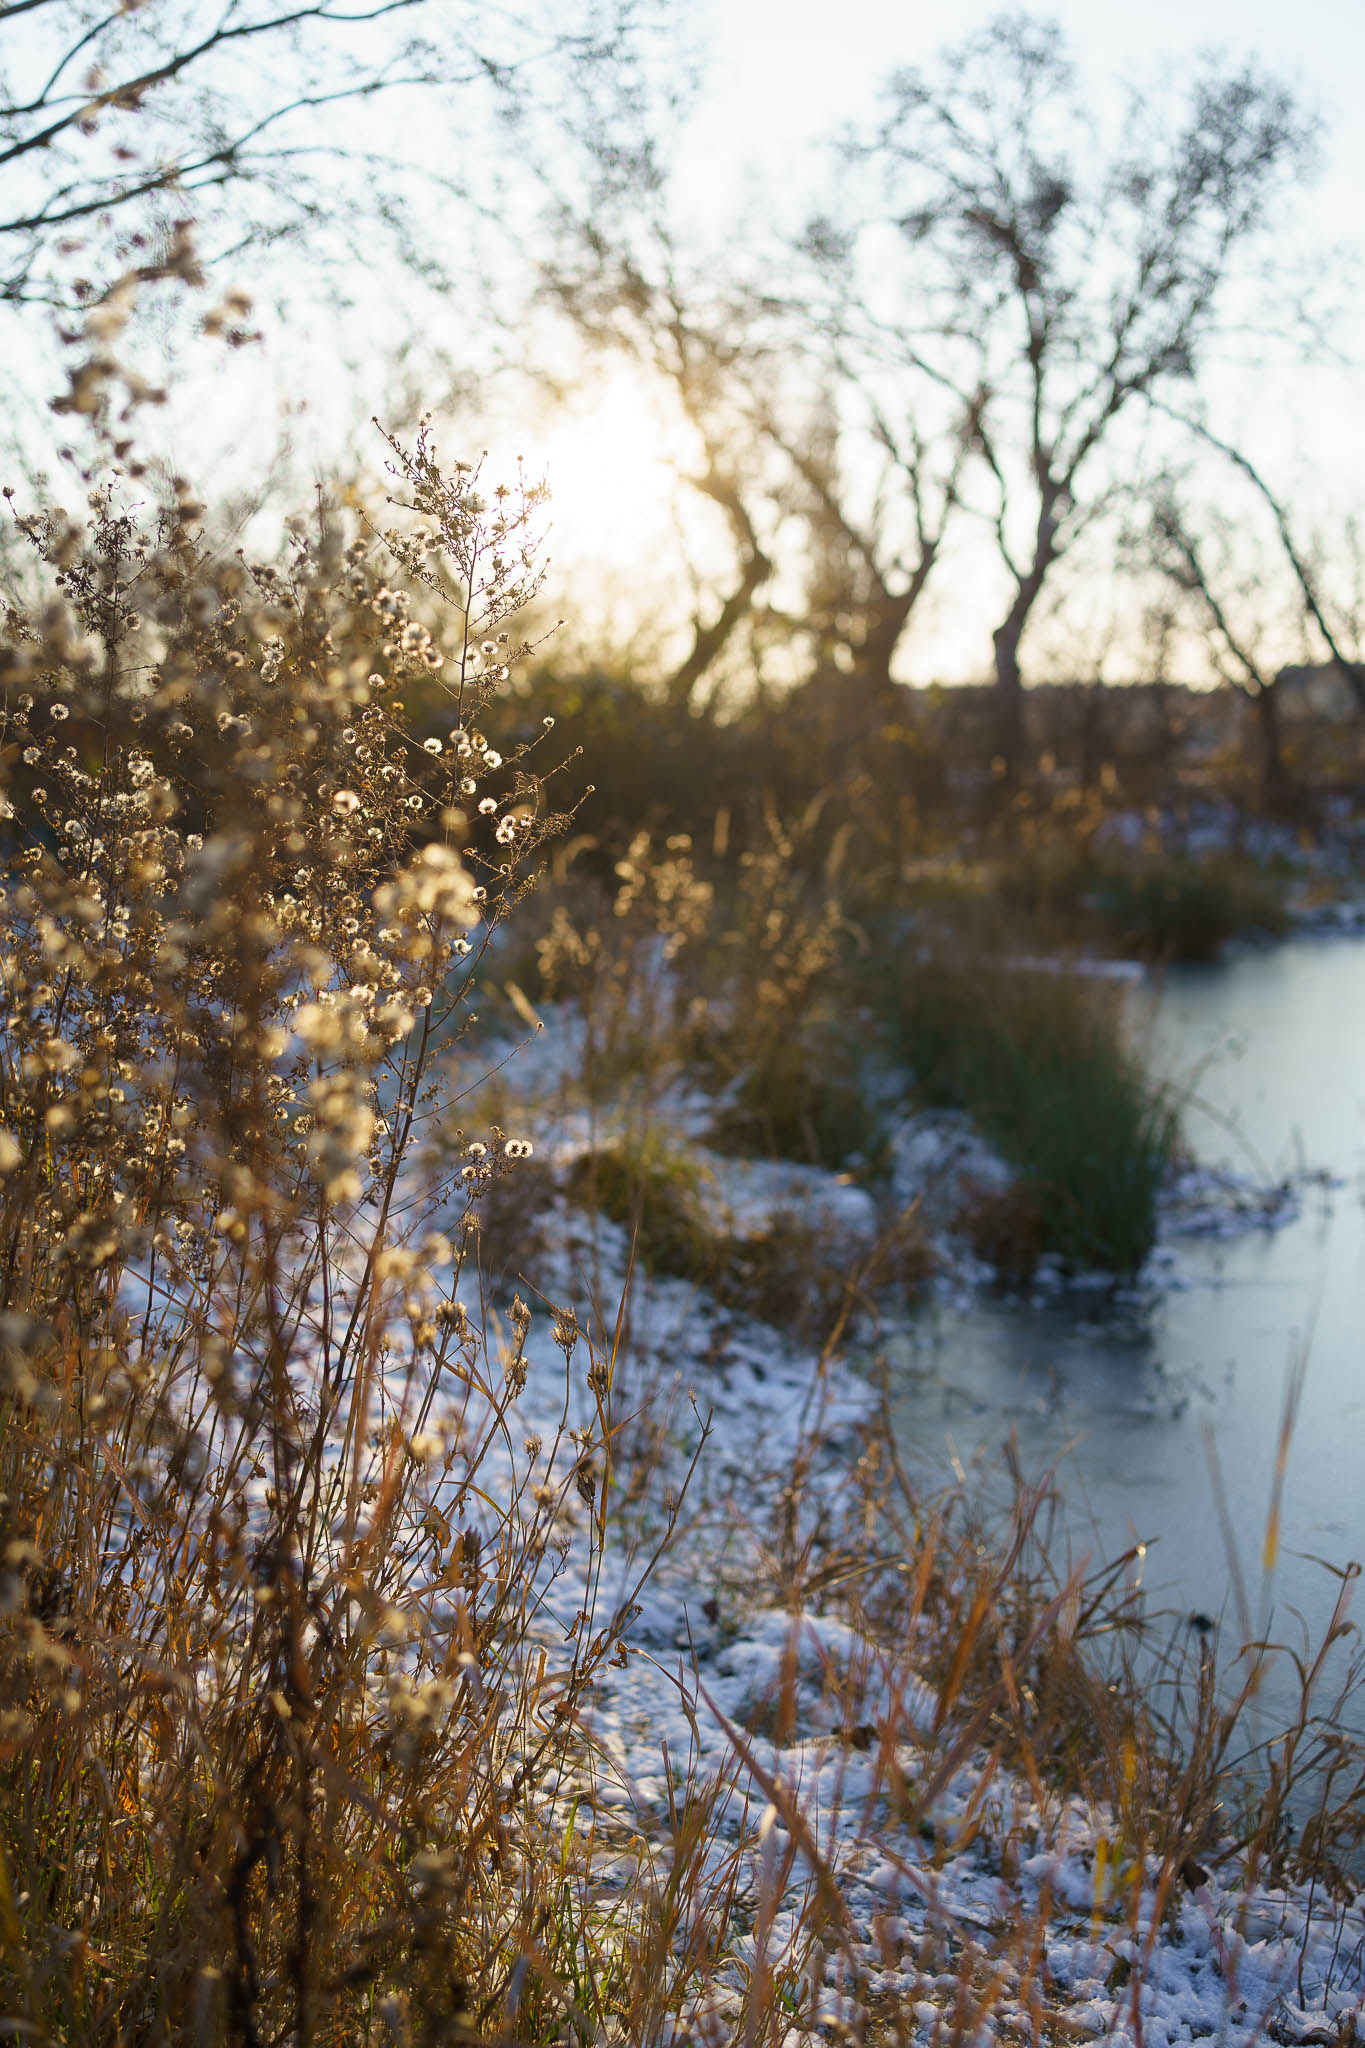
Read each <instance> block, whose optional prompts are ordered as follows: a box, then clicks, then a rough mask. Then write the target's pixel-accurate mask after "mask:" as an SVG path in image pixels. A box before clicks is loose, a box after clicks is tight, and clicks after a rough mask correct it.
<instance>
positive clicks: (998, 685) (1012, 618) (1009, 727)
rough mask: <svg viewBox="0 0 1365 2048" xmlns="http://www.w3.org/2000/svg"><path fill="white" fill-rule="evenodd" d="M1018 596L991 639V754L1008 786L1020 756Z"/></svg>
mask: <svg viewBox="0 0 1365 2048" xmlns="http://www.w3.org/2000/svg"><path fill="white" fill-rule="evenodd" d="M1032 602H1033V600H1032V598H1030V599H1029V601H1028V604H1025V603H1024V602H1023V599H1022V593H1021V596H1020V598H1019V599H1018V600H1016V602H1015V604H1014V606H1013V607H1012V609H1011V611H1010V615H1009V617H1008V618H1007V619H1006V620H1005V622H1004V624H1003V625H1002V626H997V627H996V630H995V632H994V633H993V634H992V636H991V638H992V640H993V641H994V644H995V718H994V726H995V735H994V741H995V755H996V759H997V760H999V761H1002V762H1003V763H1004V775H1003V780H1004V782H1005V783H1006V784H1007V785H1010V786H1012V785H1013V784H1014V783H1016V782H1017V781H1018V780H1019V770H1020V768H1021V766H1022V765H1023V756H1024V678H1023V674H1022V672H1021V670H1020V667H1019V642H1020V640H1021V639H1022V637H1023V632H1024V621H1025V619H1026V618H1027V617H1028V610H1029V605H1030V604H1032Z"/></svg>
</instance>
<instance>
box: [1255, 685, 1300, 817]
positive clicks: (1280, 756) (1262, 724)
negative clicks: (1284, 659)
mask: <svg viewBox="0 0 1365 2048" xmlns="http://www.w3.org/2000/svg"><path fill="white" fill-rule="evenodd" d="M1253 702H1254V703H1255V706H1256V723H1257V726H1258V727H1259V730H1260V738H1261V796H1262V799H1263V801H1264V803H1265V806H1266V809H1267V810H1268V811H1271V812H1281V813H1282V812H1285V811H1288V810H1289V809H1290V808H1291V807H1292V804H1293V801H1294V785H1293V782H1292V780H1291V778H1290V774H1289V769H1288V766H1287V765H1286V762H1285V758H1284V746H1283V741H1282V738H1281V734H1280V707H1279V704H1278V703H1277V702H1276V698H1275V684H1274V683H1273V682H1269V683H1263V684H1262V685H1261V687H1260V689H1259V690H1257V692H1256V695H1255V698H1254V699H1253Z"/></svg>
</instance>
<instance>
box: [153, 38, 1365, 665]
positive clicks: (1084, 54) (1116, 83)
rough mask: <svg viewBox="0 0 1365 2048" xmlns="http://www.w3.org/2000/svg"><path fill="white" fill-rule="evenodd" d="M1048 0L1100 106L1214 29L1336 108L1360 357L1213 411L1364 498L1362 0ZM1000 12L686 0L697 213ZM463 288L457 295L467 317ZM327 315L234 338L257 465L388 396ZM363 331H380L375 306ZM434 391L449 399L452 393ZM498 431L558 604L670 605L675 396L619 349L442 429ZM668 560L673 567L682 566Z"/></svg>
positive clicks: (727, 216)
mask: <svg viewBox="0 0 1365 2048" xmlns="http://www.w3.org/2000/svg"><path fill="white" fill-rule="evenodd" d="M1036 11H1037V12H1040V13H1051V14H1052V15H1054V16H1055V17H1056V18H1057V19H1058V20H1059V21H1060V23H1061V25H1062V28H1063V30H1064V32H1065V34H1066V37H1067V40H1068V43H1069V45H1070V48H1071V51H1072V54H1073V56H1074V57H1075V58H1076V59H1077V61H1078V64H1079V68H1080V70H1081V74H1082V76H1083V77H1084V79H1085V80H1086V82H1087V86H1088V88H1089V89H1090V90H1091V91H1092V92H1093V94H1094V96H1095V104H1096V107H1097V110H1098V111H1099V112H1100V113H1101V115H1103V110H1104V108H1105V106H1106V104H1109V103H1112V104H1114V105H1116V106H1117V104H1118V100H1119V97H1120V93H1121V87H1122V84H1123V83H1125V82H1128V81H1135V80H1152V81H1155V80H1156V79H1157V78H1158V77H1159V76H1160V73H1161V71H1162V69H1163V68H1164V69H1166V70H1167V71H1168V72H1169V74H1170V75H1171V77H1172V79H1173V80H1174V81H1175V82H1178V81H1179V79H1180V77H1181V74H1182V70H1183V69H1184V68H1185V67H1186V66H1188V64H1189V63H1190V62H1191V61H1192V60H1193V59H1194V58H1195V57H1196V56H1198V55H1199V54H1201V53H1204V52H1208V51H1217V52H1220V53H1221V54H1223V55H1224V56H1226V57H1229V58H1232V59H1237V58H1244V57H1249V56H1253V55H1254V56H1256V57H1258V58H1260V59H1261V60H1263V61H1264V63H1265V64H1266V65H1268V66H1269V67H1270V68H1271V69H1272V70H1273V71H1274V72H1275V73H1276V74H1278V75H1280V76H1282V77H1283V78H1285V79H1286V81H1288V82H1290V83H1294V84H1297V85H1298V86H1299V88H1300V89H1301V91H1302V93H1303V95H1304V96H1305V97H1306V98H1307V99H1308V100H1309V101H1310V102H1311V103H1314V104H1316V105H1318V106H1319V107H1320V108H1321V110H1322V113H1323V115H1324V119H1325V133H1324V158H1325V162H1324V169H1323V173H1322V175H1321V177H1320V179H1319V180H1318V181H1317V182H1316V183H1315V184H1314V185H1313V186H1312V187H1311V188H1309V189H1308V190H1306V191H1305V192H1304V194H1303V196H1302V204H1301V208H1300V222H1301V237H1302V242H1301V249H1300V250H1299V252H1298V253H1300V254H1302V253H1303V252H1306V251H1309V250H1312V249H1320V250H1321V251H1322V258H1321V269H1322V273H1323V274H1322V277H1321V284H1322V287H1323V288H1324V290H1325V291H1327V292H1328V293H1329V294H1331V295H1333V296H1334V297H1335V299H1336V301H1337V303H1338V308H1339V311H1338V317H1337V320H1336V322H1335V325H1334V330H1333V334H1334V339H1335V341H1336V343H1337V344H1338V346H1339V349H1340V352H1341V355H1342V357H1343V358H1344V359H1345V360H1344V362H1342V363H1337V364H1331V363H1328V362H1326V361H1320V362H1318V363H1316V364H1315V365H1314V367H1313V368H1312V369H1311V370H1309V371H1305V370H1303V369H1299V370H1298V371H1296V372H1295V373H1294V374H1292V375H1288V374H1285V373H1283V372H1281V373H1275V374H1267V373H1266V372H1264V371H1263V370H1262V369H1260V368H1258V369H1257V370H1255V371H1253V372H1249V373H1246V374H1243V375H1242V376H1241V377H1240V378H1239V377H1237V376H1234V375H1229V376H1228V377H1227V379H1226V380H1225V382H1224V385H1223V387H1222V389H1221V390H1217V391H1214V392H1213V393H1212V395H1211V413H1212V417H1213V419H1214V421H1215V424H1218V425H1221V426H1222V427H1223V428H1224V429H1225V430H1226V431H1228V432H1230V433H1235V435H1236V437H1237V438H1238V439H1239V441H1240V442H1241V443H1242V444H1243V445H1246V446H1248V448H1249V451H1250V452H1251V453H1252V454H1253V456H1254V457H1255V459H1257V460H1258V461H1260V462H1261V463H1262V464H1263V465H1264V466H1265V467H1266V468H1267V470H1268V471H1269V472H1272V473H1273V474H1274V475H1275V476H1276V479H1277V481H1281V482H1287V483H1288V484H1290V485H1292V488H1293V490H1294V491H1295V492H1296V493H1297V494H1299V495H1302V494H1303V493H1304V492H1305V491H1310V492H1311V493H1312V495H1313V498H1314V500H1315V502H1317V503H1320V504H1321V505H1322V506H1324V507H1335V506H1338V505H1343V504H1349V503H1350V502H1351V501H1352V499H1353V496H1354V493H1355V488H1356V477H1357V472H1358V454H1357V452H1356V451H1357V449H1358V448H1359V447H1360V446H1361V445H1365V435H1362V431H1361V430H1362V428H1365V417H1362V415H1363V414H1365V407H1363V406H1362V404H1361V401H1360V396H1359V393H1360V390H1361V389H1362V373H1361V371H1360V370H1359V369H1358V368H1357V367H1356V366H1357V365H1359V364H1361V363H1365V313H1362V311H1361V310H1359V309H1360V308H1362V307H1365V297H1362V293H1363V292H1365V279H1362V278H1361V277H1360V276H1359V275H1357V276H1356V278H1355V279H1354V281H1353V280H1352V278H1351V276H1350V274H1349V270H1348V268H1347V267H1346V266H1344V265H1343V264H1342V263H1341V262H1339V261H1338V260H1337V258H1336V256H1335V255H1334V253H1333V252H1334V250H1335V249H1336V248H1337V247H1338V246H1340V247H1341V248H1343V249H1346V250H1353V251H1354V252H1355V253H1356V255H1357V257H1358V254H1359V251H1360V249H1361V246H1362V243H1363V242H1365V124H1363V123H1362V122H1361V121H1360V119H1359V114H1358V98H1359V93H1360V90H1361V88H1362V87H1363V86H1365V5H1361V4H1359V0H1356V4H1354V5H1348V4H1344V0H1296V4H1295V5H1294V6H1293V7H1292V8H1291V7H1287V6H1284V5H1283V4H1280V5H1272V4H1270V0H1242V4H1240V5H1233V4H1231V0H1144V4H1143V5H1142V6H1140V7H1138V6H1132V5H1124V6H1118V5H1115V4H1113V0H1090V4H1084V0H1057V4H1055V5H1053V6H1051V7H1047V6H1040V7H1039V8H1038V9H1037V10H1036ZM996 12H998V6H997V5H996V4H994V0H958V4H956V5H954V6H953V7H952V8H951V9H947V8H943V7H929V6H925V5H923V4H919V0H911V4H908V5H900V6H890V5H886V4H879V0H838V5H837V6H832V5H831V4H830V0H692V4H691V5H690V6H689V7H687V8H684V7H683V6H681V5H680V6H679V8H678V19H679V21H680V22H683V21H684V20H690V21H691V23H692V29H691V35H692V41H693V43H694V45H695V46H696V47H697V48H698V49H699V50H700V51H701V53H702V55H703V57H704V83H703V86H702V89H701V92H700V96H699V98H698V101H697V104H696V107H695V109H694V112H693V114H692V116H691V118H690V120H689V122H688V124H687V127H686V129H685V131H684V134H683V137H682V142H681V150H680V155H679V159H678V175H677V186H678V188H679V190H680V191H681V192H682V194H683V195H684V200H685V206H686V209H687V212H688V215H689V217H690V218H691V219H692V220H693V221H694V222H695V224H696V226H697V228H698V232H699V233H700V234H701V235H702V236H704V237H706V238H709V239H711V240H712V241H713V242H714V243H715V244H716V245H717V246H720V247H723V246H724V241H725V236H726V233H727V230H728V229H729V226H730V223H731V222H732V221H733V220H734V218H735V217H736V216H737V215H739V216H745V217H749V218H752V217H754V216H755V212H756V211H757V215H758V217H759V218H762V217H763V213H764V210H765V209H766V210H767V211H768V212H769V213H771V212H772V211H773V210H774V209H775V208H777V207H780V206H782V205H784V204H785V205H787V206H788V207H789V208H790V209H792V217H793V220H794V219H795V217H796V209H797V208H798V206H799V207H804V205H805V204H806V199H805V195H806V194H810V195H812V196H813V197H814V198H816V199H818V194H819V189H820V178H821V175H822V172H821V165H822V162H823V159H822V157H821V155H820V150H819V142H820V138H821V137H823V136H828V135H832V134H833V133H835V132H836V131H837V130H838V128H839V126H840V124H841V123H842V122H844V121H848V120H854V119H857V118H858V117H860V116H865V115H866V114H868V113H869V112H870V111H871V110H872V108H873V107H874V106H875V103H876V90H877V86H878V84H879V83H880V81H881V80H882V79H884V78H885V76H886V75H887V74H888V73H889V72H890V71H891V70H892V69H893V68H894V67H896V66H897V65H906V64H915V63H929V62H931V61H932V59H933V57H934V55H935V53H936V52H937V51H938V50H939V49H940V48H942V47H943V46H944V44H945V43H947V42H952V41H956V40H958V39H959V38H960V37H961V36H963V35H965V34H967V33H969V32H970V31H971V30H973V29H975V28H977V27H980V26H982V25H983V24H984V23H985V22H986V21H988V20H989V19H990V18H991V16H992V15H993V14H995V13H996ZM798 195H799V196H798ZM461 310H462V309H458V308H457V309H456V318H455V323H454V324H455V325H456V326H458V320H459V315H460V312H461ZM326 318H327V315H326V313H325V310H324V309H323V307H322V304H321V302H319V304H318V306H316V307H315V308H314V311H313V313H312V315H310V314H309V313H308V311H307V309H306V308H305V309H304V310H303V311H302V313H300V311H299V309H298V307H297V306H296V307H295V310H294V311H293V313H292V314H291V315H290V316H289V317H288V318H287V319H286V320H277V321H272V320H271V319H270V317H269V316H268V315H263V317H262V323H261V324H262V326H263V328H264V329H265V331H266V335H267V340H266V344H265V346H264V348H263V349H262V350H261V351H259V352H258V353H257V355H256V359H255V360H254V361H253V362H251V363H247V362H246V361H244V360H243V359H242V358H238V359H237V360H236V361H235V362H234V364H233V366H232V375H233V379H234V384H235V387H236V388H237V389H239V390H240V392H241V393H242V394H243V395H244V397H245V403H244V405H243V406H242V408H241V413H242V417H241V419H240V421H229V420H228V418H227V415H226V413H222V414H221V415H220V425H221V427H222V430H223V433H224V435H225V436H226V437H227V441H228V442H230V444H231V445H232V447H233V448H234V450H236V451H238V452H240V453H242V454H243V456H244V458H246V457H249V459H250V461H251V462H252V463H254V464H256V465H257V467H258V469H259V470H260V471H261V472H264V471H265V470H266V469H267V468H268V467H269V461H270V456H271V453H272V450H273V449H274V448H276V447H278V445H279V444H280V443H281V441H282V440H283V438H284V437H285V436H286V435H287V436H288V437H290V438H291V439H292V441H293V443H294V446H295V449H296V451H297V455H298V459H299V460H301V461H302V463H303V466H304V467H307V466H308V465H309V464H313V465H314V466H315V467H316V468H318V469H325V468H326V467H327V466H328V465H329V462H330V461H331V460H333V459H334V458H335V453H336V448H337V446H338V438H339V432H340V427H341V423H342V421H343V416H347V415H349V414H353V415H354V417H353V418H349V417H347V418H346V424H347V425H348V427H349V429H350V431H349V435H348V439H349V441H350V445H351V446H352V447H357V448H363V447H364V446H365V445H366V435H365V433H364V431H363V429H362V430H360V431H357V430H356V424H355V423H356V422H357V421H361V422H363V420H364V419H365V418H367V417H368V415H369V414H370V413H371V412H373V411H380V412H386V409H387V407H388V404H389V397H390V393H389V389H388V388H387V387H386V386H385V385H384V384H383V383H382V382H380V381H378V380H376V382H375V385H374V388H372V389H367V390H366V391H365V392H364V393H363V394H361V393H360V392H359V391H358V389H352V388H350V387H347V388H343V381H344V380H342V379H341V378H340V377H336V378H335V379H329V376H328V375H327V374H323V373H321V372H320V373H318V374H314V375H311V376H309V377H307V378H303V379H301V378H300V377H299V375H298V373H297V366H298V361H299V354H300V349H301V348H303V349H307V348H308V347H309V346H310V345H311V341H312V338H313V333H314V332H317V333H318V339H319V342H320V343H321V347H320V350H319V355H318V361H319V362H323V361H325V360H326V357H325V346H326V337H325V335H323V334H322V333H321V332H320V328H321V323H322V322H323V321H324V320H325V319H326ZM357 331H358V332H361V333H363V332H364V331H365V330H364V328H363V325H362V326H361V327H360V328H359V329H358V330H357ZM362 353H363V351H362ZM353 354H354V351H353ZM193 388H194V390H195V397H194V402H193V410H194V412H195V418H196V430H197V429H198V426H199V423H200V422H201V421H202V418H203V411H202V410H201V404H200V397H199V392H200V391H202V392H203V393H204V394H205V397H206V398H207V399H208V401H209V403H210V404H211V405H212V406H213V407H214V408H215V409H216V408H217V405H218V396H219V394H222V395H223V396H224V397H225V396H226V387H225V386H224V385H223V384H222V382H221V365H220V363H219V362H218V361H217V359H216V358H215V360H214V362H213V363H212V364H208V365H207V366H206V367H205V368H204V370H203V371H202V373H201V382H200V385H199V386H197V387H193ZM301 390H302V392H303V397H302V399H300V395H299V394H300V391H301ZM248 394H249V395H248ZM435 396H436V402H437V403H438V405H439V404H440V394H439V393H438V394H435ZM387 416H388V417H392V416H393V414H392V412H388V413H387ZM485 440H486V441H487V443H488V445H489V446H490V448H491V451H492V453H491V468H492V469H494V470H505V469H508V468H510V467H511V465H512V462H513V459H514V457H515V456H516V455H525V457H526V458H527V461H528V464H529V465H530V466H531V467H532V468H533V469H534V470H541V469H544V470H546V471H548V474H549V476H550V480H551V484H552V487H553V490H554V497H555V508H554V515H553V518H554V531H553V535H552V540H551V549H552V553H553V555H554V557H555V565H554V571H553V573H552V576H551V581H550V590H551V593H552V602H553V604H554V606H555V608H556V609H558V610H564V611H572V612H574V614H575V615H576V616H577V618H578V620H579V625H580V632H581V637H583V638H584V639H590V638H591V637H592V635H593V634H594V633H605V634H608V635H610V636H612V637H615V638H621V637H625V636H628V635H629V634H630V633H632V632H635V631H637V630H639V629H640V628H641V626H642V623H646V622H647V621H648V619H649V618H650V617H651V616H652V609H651V607H652V599H651V598H650V597H649V595H648V594H649V592H650V591H651V589H652V588H653V585H654V580H655V579H657V577H658V574H659V570H660V564H662V563H667V562H669V561H670V551H671V550H675V547H676V539H675V531H676V521H677V504H676V493H675V491H674V488H673V485H672V481H671V468H670V464H671V462H672V461H674V460H677V459H683V460H685V459H686V445H685V438H684V439H680V438H679V436H678V433H677V430H676V426H675V425H674V424H672V423H670V421H669V419H668V417H667V408H666V407H662V408H661V407H660V406H659V405H658V404H656V403H655V402H654V401H653V400H652V399H651V398H650V396H649V394H647V393H646V392H645V391H644V390H643V389H642V388H641V386H640V385H639V384H638V382H634V381H632V380H631V378H630V377H629V376H627V375H624V374H623V373H621V372H619V371H618V372H616V373H615V374H612V375H609V376H607V377H605V378H599V379H597V380H596V381H595V382H593V383H590V384H589V385H588V386H587V387H586V388H585V389H584V390H583V391H582V392H581V393H580V394H579V395H578V397H577V398H576V399H575V400H574V401H573V402H572V403H571V404H570V405H569V406H568V407H567V408H566V409H565V410H564V411H563V412H562V413H561V414H560V415H559V416H556V417H551V416H548V415H546V414H544V413H543V412H536V411H534V410H526V409H523V416H522V417H519V418H517V420H516V422H515V424H514V425H513V424H511V423H509V422H507V421H506V420H504V421H503V422H501V423H500V422H499V421H498V419H497V418H496V416H492V417H490V418H488V419H486V420H485V419H480V418H478V417H477V416H473V415H467V416H463V417H457V418H456V419H455V420H453V422H452V425H451V427H450V429H449V430H448V431H447V432H446V433H445V435H444V436H443V446H445V447H446V448H448V450H449V452H450V453H452V454H453V453H461V454H477V452H478V449H477V446H475V445H471V444H472V443H473V442H476V441H477V442H482V441H485ZM376 452H377V451H376ZM604 561H606V562H609V563H611V564H612V565H614V570H615V575H614V577H613V578H612V579H610V582H611V587H608V584H607V582H605V581H604V580H603V579H602V578H601V577H600V576H598V574H597V570H598V568H599V567H600V565H601V564H602V563H603V562H604ZM669 573H670V574H673V575H674V578H675V588H676V580H677V579H676V572H675V571H674V570H673V569H670V571H669ZM944 584H945V590H944V592H943V594H942V597H941V600H940V602H939V604H938V612H939V615H940V623H939V625H938V626H937V627H934V626H933V624H932V620H931V621H930V622H929V624H930V631H931V639H930V643H929V644H928V645H927V646H926V647H924V648H923V649H922V650H921V651H920V655H919V656H918V657H917V663H918V670H919V673H920V674H921V675H923V674H924V673H925V672H926V670H933V671H934V672H936V673H939V674H941V675H944V676H945V677H948V678H949V679H951V678H953V677H961V676H965V675H968V674H971V673H974V672H979V671H980V669H981V667H982V665H983V658H984V652H985V651H987V650H986V649H985V648H983V645H982V644H981V643H982V640H983V635H982V634H981V633H980V632H978V633H976V634H975V636H974V637H973V635H972V634H971V633H969V632H967V631H965V629H962V628H961V626H960V625H959V629H958V631H957V634H956V638H954V637H953V635H952V634H951V633H950V632H949V628H948V624H947V621H948V619H949V617H950V616H951V614H952V613H953V611H954V607H955V594H954V592H953V591H952V590H951V589H950V588H947V587H946V586H947V585H948V579H947V578H946V577H945V578H944ZM642 593H643V594H644V601H643V602H642V601H641V600H642ZM684 601H688V600H684ZM957 609H958V610H959V611H960V609H961V608H960V607H957ZM978 609H979V607H978ZM935 635H936V637H934V636H935Z"/></svg>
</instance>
